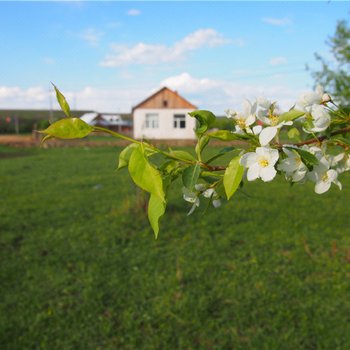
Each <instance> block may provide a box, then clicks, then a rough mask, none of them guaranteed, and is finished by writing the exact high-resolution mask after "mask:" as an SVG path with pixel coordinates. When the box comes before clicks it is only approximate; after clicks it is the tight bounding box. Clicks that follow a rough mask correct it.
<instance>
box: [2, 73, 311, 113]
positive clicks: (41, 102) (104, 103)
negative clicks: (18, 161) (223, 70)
mask: <svg viewBox="0 0 350 350" xmlns="http://www.w3.org/2000/svg"><path fill="white" fill-rule="evenodd" d="M285 81H286V80H285V79H283V80H281V81H278V82H275V83H271V80H269V81H267V82H266V83H259V82H256V81H251V82H244V81H242V80H241V81H239V82H238V81H237V82H232V81H229V80H220V79H210V78H206V77H194V76H192V75H191V74H189V73H186V72H184V73H181V74H179V75H175V76H170V77H168V78H166V79H164V80H163V81H161V82H160V84H159V85H158V86H151V87H150V86H148V87H147V86H140V87H137V86H133V87H127V86H123V87H120V88H94V87H92V86H86V87H84V88H82V89H80V90H75V91H72V90H65V89H63V88H62V87H60V89H61V91H62V93H63V94H64V95H65V96H66V98H67V101H68V103H69V104H70V105H71V108H72V109H81V110H96V111H99V112H120V113H122V112H123V113H130V112H131V108H132V107H133V106H135V105H136V104H137V103H139V102H141V101H143V100H144V99H145V98H147V97H148V96H150V95H151V94H152V93H153V92H155V91H156V90H158V89H159V88H160V87H163V86H167V87H169V88H171V89H174V90H177V91H178V93H179V94H180V95H182V96H184V97H185V98H186V99H187V100H189V101H190V102H191V103H193V104H194V105H196V106H198V108H200V109H207V110H211V111H213V112H214V113H216V114H217V115H224V110H225V109H227V108H233V109H237V110H240V109H241V105H242V102H243V100H244V99H250V100H254V99H255V98H257V97H259V96H265V97H266V98H268V99H270V100H273V101H277V102H278V105H279V106H280V107H281V108H282V109H284V110H287V109H289V108H290V107H291V106H293V105H294V103H295V101H296V100H297V99H298V97H299V95H300V94H301V92H303V91H304V90H305V86H301V87H300V88H298V87H295V86H293V87H290V86H288V85H287V83H285ZM50 96H51V97H50ZM50 98H51V100H52V101H53V106H54V109H59V106H58V104H57V102H55V97H54V94H53V91H52V89H50V91H49V89H48V88H46V89H45V88H43V87H40V86H33V87H30V88H21V87H18V86H15V87H9V86H0V105H1V106H2V108H12V109H15V108H25V109H49V108H50Z"/></svg>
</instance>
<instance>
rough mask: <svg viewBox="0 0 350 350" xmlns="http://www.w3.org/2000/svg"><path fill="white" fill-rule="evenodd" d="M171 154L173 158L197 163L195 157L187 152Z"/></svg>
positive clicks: (173, 152) (172, 152)
mask: <svg viewBox="0 0 350 350" xmlns="http://www.w3.org/2000/svg"><path fill="white" fill-rule="evenodd" d="M169 154H170V155H171V156H173V157H176V158H179V159H183V160H190V161H195V160H196V158H195V157H193V155H192V154H191V153H188V152H186V151H177V150H176V151H171V152H169Z"/></svg>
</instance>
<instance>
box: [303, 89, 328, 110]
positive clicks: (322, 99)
mask: <svg viewBox="0 0 350 350" xmlns="http://www.w3.org/2000/svg"><path fill="white" fill-rule="evenodd" d="M329 101H331V97H330V96H329V95H328V94H326V93H325V92H324V90H323V87H322V86H321V85H318V86H317V87H316V90H315V91H311V92H306V93H304V94H302V95H301V96H300V98H299V101H298V105H299V106H301V107H304V108H305V107H309V106H312V105H320V104H323V103H327V102H329Z"/></svg>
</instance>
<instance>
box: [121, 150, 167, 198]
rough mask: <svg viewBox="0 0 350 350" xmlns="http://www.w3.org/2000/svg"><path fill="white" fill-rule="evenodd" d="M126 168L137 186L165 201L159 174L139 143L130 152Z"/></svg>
mask: <svg viewBox="0 0 350 350" xmlns="http://www.w3.org/2000/svg"><path fill="white" fill-rule="evenodd" d="M128 169H129V173H130V176H131V178H132V179H133V181H134V182H135V184H136V185H137V186H139V187H141V188H142V189H143V190H145V191H147V192H149V193H151V194H153V195H155V196H157V197H159V199H160V200H162V201H163V202H165V195H164V191H163V182H162V178H161V174H160V172H159V171H158V170H157V169H156V168H154V167H153V166H152V165H151V164H150V163H149V161H148V159H147V158H146V156H145V154H144V150H143V147H142V146H141V145H137V146H135V149H134V151H133V152H132V153H131V156H130V159H129V165H128Z"/></svg>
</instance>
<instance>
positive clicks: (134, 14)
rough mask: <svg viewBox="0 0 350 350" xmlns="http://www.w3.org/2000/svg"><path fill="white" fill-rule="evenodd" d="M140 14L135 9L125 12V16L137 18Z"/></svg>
mask: <svg viewBox="0 0 350 350" xmlns="http://www.w3.org/2000/svg"><path fill="white" fill-rule="evenodd" d="M140 14H141V11H140V10H137V9H130V10H129V11H128V12H127V15H129V16H139V15H140Z"/></svg>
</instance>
